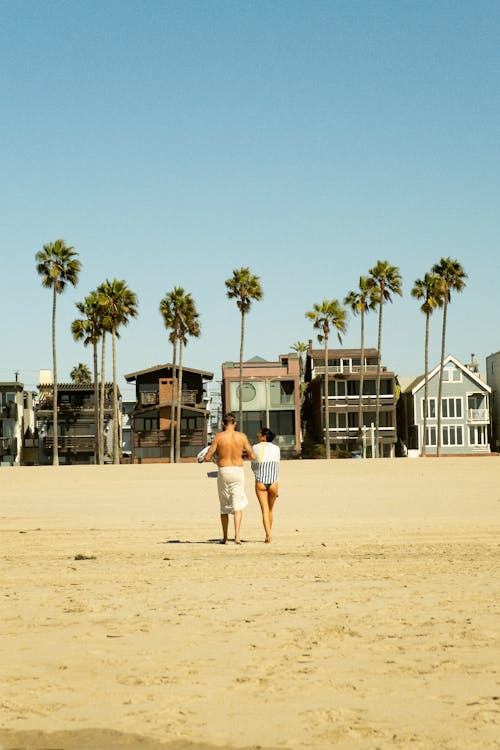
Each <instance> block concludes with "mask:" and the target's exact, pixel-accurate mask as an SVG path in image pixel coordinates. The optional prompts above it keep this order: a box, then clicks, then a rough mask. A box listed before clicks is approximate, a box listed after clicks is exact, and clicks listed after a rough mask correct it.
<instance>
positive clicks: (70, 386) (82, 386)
mask: <svg viewBox="0 0 500 750" xmlns="http://www.w3.org/2000/svg"><path fill="white" fill-rule="evenodd" d="M100 385H101V384H100V383H99V387H100ZM105 387H106V388H112V387H113V383H105ZM38 388H39V390H41V391H53V390H54V383H40V384H39V385H38ZM57 390H58V391H62V390H64V391H93V390H94V383H93V382H91V383H58V384H57Z"/></svg>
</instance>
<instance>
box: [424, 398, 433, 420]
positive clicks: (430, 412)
mask: <svg viewBox="0 0 500 750" xmlns="http://www.w3.org/2000/svg"><path fill="white" fill-rule="evenodd" d="M436 403H437V399H435V398H434V397H432V398H428V399H427V408H428V411H427V419H436ZM424 406H425V400H424V399H422V401H421V414H422V419H423V418H424Z"/></svg>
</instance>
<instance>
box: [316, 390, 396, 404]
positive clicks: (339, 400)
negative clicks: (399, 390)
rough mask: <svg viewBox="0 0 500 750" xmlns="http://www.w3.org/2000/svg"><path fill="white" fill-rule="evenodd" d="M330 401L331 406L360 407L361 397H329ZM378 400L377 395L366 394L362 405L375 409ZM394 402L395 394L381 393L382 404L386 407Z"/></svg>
mask: <svg viewBox="0 0 500 750" xmlns="http://www.w3.org/2000/svg"><path fill="white" fill-rule="evenodd" d="M328 400H329V402H330V406H345V405H346V404H347V406H359V396H357V395H356V396H328ZM376 400H377V396H376V394H375V393H373V394H369V395H367V394H365V395H364V396H363V397H362V399H361V403H362V405H364V406H371V407H373V406H374V405H375V402H376ZM393 401H394V394H393V393H381V394H380V403H381V404H382V403H383V404H384V405H386V406H387V405H391V404H392V402H393Z"/></svg>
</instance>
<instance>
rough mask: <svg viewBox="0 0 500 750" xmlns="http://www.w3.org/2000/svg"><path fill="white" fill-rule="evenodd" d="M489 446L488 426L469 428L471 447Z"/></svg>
mask: <svg viewBox="0 0 500 750" xmlns="http://www.w3.org/2000/svg"><path fill="white" fill-rule="evenodd" d="M486 444H487V433H486V425H475V426H473V427H469V445H471V446H484V445H486Z"/></svg>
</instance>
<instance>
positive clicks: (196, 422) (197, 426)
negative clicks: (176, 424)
mask: <svg viewBox="0 0 500 750" xmlns="http://www.w3.org/2000/svg"><path fill="white" fill-rule="evenodd" d="M203 423H204V419H203V417H182V419H181V430H202V429H203Z"/></svg>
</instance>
